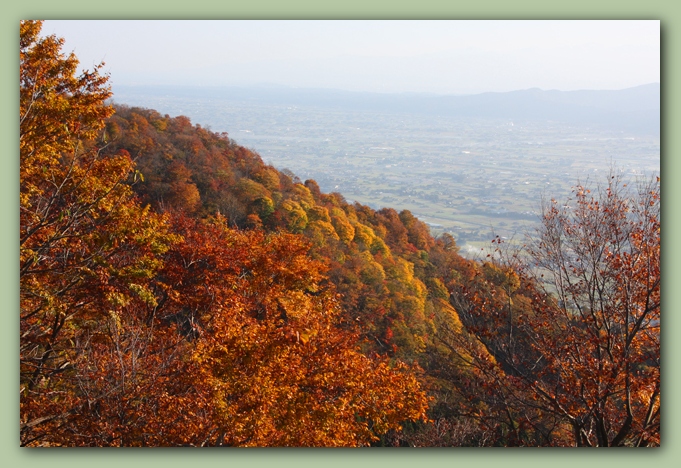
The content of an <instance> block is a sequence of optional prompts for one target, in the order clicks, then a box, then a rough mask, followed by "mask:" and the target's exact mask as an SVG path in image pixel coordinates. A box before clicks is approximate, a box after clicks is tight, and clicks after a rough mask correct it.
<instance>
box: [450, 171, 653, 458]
mask: <svg viewBox="0 0 681 468" xmlns="http://www.w3.org/2000/svg"><path fill="white" fill-rule="evenodd" d="M573 195H574V198H573V199H570V200H568V201H566V202H562V203H559V202H557V201H555V200H551V201H550V202H548V203H547V204H546V205H545V206H544V209H543V216H542V224H541V227H540V228H539V230H538V233H537V236H536V237H535V238H534V240H532V242H531V243H530V244H529V246H528V255H527V256H525V257H522V256H519V257H518V256H517V257H512V258H514V260H512V263H505V264H504V263H499V262H498V261H492V262H490V263H488V264H486V265H483V267H482V269H481V271H480V274H477V275H476V277H477V278H478V279H477V280H476V281H477V285H476V283H475V282H469V283H468V285H466V286H464V287H462V288H460V289H459V290H458V291H456V292H457V293H456V294H454V293H453V294H452V296H453V299H452V303H453V304H454V305H455V307H456V309H457V313H458V315H459V316H460V317H461V318H462V322H464V324H465V325H466V328H467V330H468V332H470V333H471V334H472V335H473V336H474V337H475V339H476V340H477V341H478V342H479V343H482V344H483V345H484V346H485V347H486V349H488V350H489V352H490V353H491V354H492V355H493V357H494V361H495V365H493V366H488V370H487V371H485V372H484V377H485V379H483V380H482V381H485V380H486V384H485V386H486V387H488V388H493V389H495V392H496V395H498V396H500V397H502V398H501V399H497V402H498V403H501V406H500V408H502V409H503V411H502V412H500V413H499V415H500V416H501V417H503V414H504V413H506V416H507V417H508V420H507V422H506V423H505V424H506V427H507V428H509V429H510V430H511V432H513V431H515V432H516V434H518V435H521V434H524V435H523V436H522V437H521V438H520V439H517V440H518V441H519V442H521V443H522V442H523V440H525V441H528V440H529V439H528V437H529V436H530V434H532V433H534V434H535V436H533V437H534V439H535V440H536V441H537V442H538V443H542V444H547V445H577V446H623V445H624V446H651V445H652V446H655V445H659V443H660V438H659V437H660V189H659V179H657V180H653V181H652V182H649V183H642V184H640V185H639V187H638V190H637V191H633V190H630V189H629V188H628V187H627V185H626V184H624V183H623V182H622V180H621V179H620V177H619V176H617V175H613V176H611V178H610V179H609V180H608V181H607V185H605V186H603V187H598V188H597V192H596V193H595V194H593V193H591V192H590V190H589V189H588V188H587V187H585V186H578V187H576V188H575V189H574V191H573ZM510 265H512V266H513V268H510ZM488 361H489V360H488ZM491 362H492V361H490V363H491ZM475 364H476V365H477V366H478V367H479V369H480V370H484V366H482V365H481V364H482V360H480V359H477V360H475ZM495 367H496V368H497V369H496V370H495V369H494V368H495ZM499 371H501V372H499ZM497 406H498V405H497ZM519 416H522V417H519ZM527 422H529V423H530V425H529V426H527V427H525V428H523V424H525V423H527ZM536 435H539V436H540V437H538V438H537V437H536Z"/></svg>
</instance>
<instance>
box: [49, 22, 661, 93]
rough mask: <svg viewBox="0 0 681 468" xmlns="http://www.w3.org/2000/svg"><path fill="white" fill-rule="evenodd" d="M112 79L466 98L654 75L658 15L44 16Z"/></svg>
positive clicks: (619, 84)
mask: <svg viewBox="0 0 681 468" xmlns="http://www.w3.org/2000/svg"><path fill="white" fill-rule="evenodd" d="M43 33H44V34H56V35H57V36H60V37H63V38H64V39H66V44H65V48H64V50H65V51H66V52H70V51H74V52H75V53H76V55H77V56H78V58H79V59H80V61H81V64H82V65H83V66H84V67H86V68H90V67H92V65H93V64H95V63H99V62H101V61H104V62H106V67H105V69H106V70H107V71H108V72H109V73H110V74H111V83H112V84H113V86H114V88H115V86H116V85H135V84H140V85H201V86H204V85H209V86H214V85H249V84H278V85H286V86H296V87H318V88H337V89H345V90H357V91H379V92H432V93H455V94H467V93H478V92H485V91H511V90H517V89H527V88H535V87H537V88H542V89H560V90H564V91H567V90H574V89H622V88H627V87H631V86H637V85H641V84H647V83H652V82H659V81H660V22H659V21H657V20H645V21H634V20H617V21H570V20H560V21H516V20H509V21H468V20H462V21H409V20H405V21H341V20H333V21H260V20H259V21H100V20H97V21H86V20H74V21H56V20H50V21H46V22H45V24H44V26H43Z"/></svg>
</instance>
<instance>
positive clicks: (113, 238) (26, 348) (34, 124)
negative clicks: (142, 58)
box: [19, 21, 172, 444]
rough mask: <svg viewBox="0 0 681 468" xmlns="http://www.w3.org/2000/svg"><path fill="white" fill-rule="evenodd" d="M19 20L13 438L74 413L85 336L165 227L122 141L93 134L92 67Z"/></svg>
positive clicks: (132, 284) (146, 269)
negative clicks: (109, 151)
mask: <svg viewBox="0 0 681 468" xmlns="http://www.w3.org/2000/svg"><path fill="white" fill-rule="evenodd" d="M40 29H41V23H40V22H38V21H22V22H21V24H20V73H19V79H20V86H19V90H20V102H19V123H20V133H19V148H20V233H19V237H20V247H19V249H20V250H19V256H20V265H19V268H20V287H21V289H20V301H21V302H20V304H21V310H20V314H21V315H20V330H21V342H20V366H21V367H20V369H21V379H20V384H21V434H22V437H21V440H22V444H40V443H42V441H43V439H44V438H45V437H46V436H48V435H49V434H50V433H51V432H52V431H53V430H54V429H55V428H56V427H60V426H62V425H64V424H66V421H68V419H69V418H70V417H71V416H73V415H74V414H76V413H78V411H79V410H80V407H81V405H82V403H83V400H82V399H81V397H80V396H79V393H80V394H81V396H82V392H79V391H78V382H79V376H82V373H81V372H82V370H83V367H82V366H81V364H82V360H83V359H84V358H85V354H86V348H87V346H89V343H91V341H89V339H88V336H91V334H93V333H96V332H97V330H96V329H98V328H99V329H101V327H106V323H108V322H107V319H108V318H110V317H111V316H112V314H114V315H115V314H116V313H117V309H118V308H119V307H120V306H121V305H122V304H124V303H126V302H128V301H130V300H132V299H133V298H135V297H139V296H140V295H141V296H144V295H145V294H146V292H147V290H146V283H147V281H148V279H149V277H150V276H151V275H153V272H154V271H155V270H156V269H157V268H158V266H159V261H158V256H159V255H160V254H162V253H163V252H165V250H166V249H167V246H168V245H169V243H171V242H172V238H171V237H172V236H169V235H168V234H167V231H166V229H165V228H164V220H163V219H162V218H161V217H159V216H157V215H154V214H153V213H151V212H150V211H149V210H148V209H144V208H142V207H141V206H139V204H138V203H137V202H136V200H135V198H134V195H133V193H132V190H131V188H130V186H129V185H128V183H127V182H128V180H129V179H130V178H131V177H134V165H133V162H132V160H131V158H130V155H129V154H128V153H127V152H124V151H123V152H119V153H117V154H114V155H110V156H105V155H104V154H103V153H102V151H101V147H102V145H103V143H102V142H101V141H97V140H96V137H97V136H98V134H99V132H100V130H101V129H102V128H103V126H104V123H105V118H106V117H108V116H110V115H111V113H112V112H113V109H112V108H111V107H110V106H108V105H107V104H106V102H105V101H106V99H108V98H109V97H110V95H111V92H110V90H109V88H108V86H107V77H106V76H101V75H100V74H99V72H98V70H99V67H98V68H95V70H94V71H85V72H83V73H82V74H80V75H77V67H78V61H77V59H76V58H75V56H74V55H69V56H64V55H63V54H62V53H61V47H62V45H63V40H61V39H58V38H56V37H54V36H49V37H42V38H41V37H40Z"/></svg>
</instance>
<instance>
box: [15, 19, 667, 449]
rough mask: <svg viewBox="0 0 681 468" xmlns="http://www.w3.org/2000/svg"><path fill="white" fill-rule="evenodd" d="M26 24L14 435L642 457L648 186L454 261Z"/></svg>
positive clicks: (654, 414)
mask: <svg viewBox="0 0 681 468" xmlns="http://www.w3.org/2000/svg"><path fill="white" fill-rule="evenodd" d="M40 26H41V25H40V23H39V22H22V24H21V36H20V55H21V69H20V73H21V74H20V79H21V82H20V91H21V100H20V130H21V133H20V153H21V154H20V157H21V193H20V203H21V231H20V239H21V245H20V260H21V264H20V276H21V291H20V294H21V316H20V317H21V318H20V328H21V331H20V333H21V350H20V360H21V382H20V384H21V388H20V391H21V443H22V445H26V446H55V445H59V446H91V445H122V446H170V445H193V446H216V445H218V446H362V445H409V446H461V445H467V446H470V445H474V446H488V445H504V446H511V445H533V446H535V445H555V446H564V445H598V446H607V445H659V425H660V405H659V401H660V384H659V382H660V374H659V323H660V322H659V309H660V305H659V287H660V286H659V234H660V232H659V180H656V181H652V182H650V183H648V184H647V185H645V186H643V185H641V187H640V190H638V191H637V192H631V191H627V188H626V187H625V186H624V184H623V183H621V182H620V181H619V179H618V178H617V177H616V176H613V178H612V179H610V180H608V181H606V182H605V184H606V185H605V186H604V187H603V189H602V191H600V192H599V193H594V194H593V195H592V194H591V193H590V192H588V189H587V188H582V187H577V188H576V189H575V200H574V203H573V208H572V209H570V208H568V207H567V206H568V205H567V204H566V205H563V204H558V203H548V204H547V206H546V209H545V212H544V220H543V228H542V231H540V232H539V233H538V238H537V241H536V242H534V243H531V244H528V246H527V251H526V252H525V253H524V254H523V255H521V256H514V255H511V254H510V253H508V252H507V251H506V250H505V249H504V248H503V246H502V245H501V243H500V240H499V239H495V240H494V241H493V242H494V244H495V245H496V244H497V243H499V245H498V247H499V249H498V251H499V255H498V256H490V257H489V258H488V259H487V261H486V262H476V261H471V260H466V259H464V258H463V257H461V256H460V255H459V254H458V248H457V246H456V243H455V241H454V239H453V238H452V237H451V236H449V235H446V234H445V235H443V236H441V237H438V238H433V237H432V236H431V235H430V233H429V230H428V227H427V226H426V225H425V224H424V223H422V222H421V221H419V220H418V219H416V218H415V217H414V216H413V215H412V214H411V213H410V212H409V211H401V212H397V211H396V210H393V209H382V210H379V211H376V210H373V209H371V208H369V207H367V206H363V205H360V204H357V203H355V204H350V203H348V202H347V201H346V200H344V198H343V197H342V196H341V195H340V194H338V193H330V194H325V193H322V192H321V191H320V189H319V186H318V185H317V183H316V182H315V181H314V180H306V181H301V180H299V179H298V178H297V177H296V176H295V175H294V174H293V173H290V172H288V171H283V172H282V171H279V170H277V169H276V168H274V167H272V166H268V165H266V164H264V163H263V161H262V159H261V158H260V156H259V155H258V154H257V153H255V152H254V151H253V150H249V149H247V148H244V147H242V146H239V145H238V144H237V143H235V142H234V141H233V140H231V139H230V138H229V136H228V135H227V134H224V133H222V134H218V133H214V132H211V131H209V130H207V129H205V128H202V127H200V126H198V125H192V123H191V121H190V120H189V119H188V118H186V117H182V116H179V117H170V116H168V115H161V114H159V113H158V112H156V111H154V110H150V109H142V108H134V107H125V106H116V105H112V104H110V99H111V98H112V97H113V100H114V101H115V96H112V95H111V92H110V89H109V88H108V85H107V79H106V77H103V76H101V75H100V74H99V70H98V69H95V70H94V71H92V72H87V73H85V74H83V75H81V76H76V69H77V60H76V58H75V57H74V56H68V57H67V56H64V55H63V54H62V53H61V44H62V43H61V41H60V40H59V39H57V38H54V37H47V38H41V37H40ZM561 207H562V208H561ZM528 259H530V260H528ZM539 275H543V277H542V276H539ZM549 278H550V279H551V285H547V280H548V279H549Z"/></svg>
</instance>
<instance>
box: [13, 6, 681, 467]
mask: <svg viewBox="0 0 681 468" xmlns="http://www.w3.org/2000/svg"><path fill="white" fill-rule="evenodd" d="M14 3H16V4H13V5H11V6H5V7H4V8H3V10H4V11H5V14H4V15H3V18H2V20H0V22H1V24H2V28H0V38H1V40H0V44H2V45H1V46H0V50H1V54H2V66H1V67H0V80H1V81H0V89H2V92H3V96H4V98H5V99H3V102H5V103H6V105H4V106H2V109H1V110H0V132H2V133H1V135H2V139H1V141H2V143H3V148H4V150H5V151H4V154H5V155H6V158H5V161H4V163H3V164H4V170H3V171H1V172H0V200H2V201H0V208H1V209H2V211H1V213H2V218H1V219H4V220H5V222H4V223H2V224H1V225H0V252H1V254H2V257H1V258H2V264H1V265H2V266H0V297H2V298H4V300H3V301H2V303H1V304H2V305H1V306H0V307H1V308H0V312H2V313H3V315H5V316H7V317H10V318H9V322H8V326H5V327H3V328H2V330H1V331H0V333H1V335H0V336H1V337H2V339H1V340H0V350H1V352H2V354H1V355H2V356H3V357H2V360H3V364H4V365H3V369H4V370H5V371H6V373H7V375H6V377H5V378H4V379H2V383H1V384H0V408H2V414H3V415H4V418H3V420H2V422H1V423H0V451H1V452H2V455H3V456H2V459H5V460H6V462H5V463H7V462H9V465H6V466H38V465H43V466H50V467H55V468H56V467H62V466H63V467H70V468H72V467H74V468H75V467H80V466H83V467H85V466H92V465H93V464H97V465H98V466H100V467H102V468H106V467H119V466H120V465H121V464H127V465H129V466H143V465H148V464H154V465H155V464H157V463H162V464H163V465H164V467H168V468H173V467H184V466H186V465H187V464H188V463H191V462H194V463H198V464H201V465H205V466H218V465H224V464H228V465H230V464H236V465H247V466H249V467H250V466H255V467H261V466H266V465H268V464H271V463H276V464H277V465H282V464H283V465H285V466H295V467H300V466H316V465H319V464H323V465H325V467H328V468H331V467H336V466H339V467H340V466H347V465H358V466H359V465H361V466H374V465H376V464H386V463H387V464H390V465H392V466H396V467H402V466H405V467H406V466H411V465H414V464H422V463H428V464H434V465H449V464H452V465H454V464H471V463H475V464H476V465H483V466H484V467H487V466H489V467H492V466H496V465H498V464H503V466H504V467H511V468H514V467H520V466H527V465H529V466H537V467H540V466H544V465H547V464H550V465H552V466H554V467H556V468H559V467H563V466H564V467H573V466H574V465H575V464H580V465H582V466H596V465H601V464H604V463H607V464H608V465H610V464H616V465H617V466H618V467H620V468H628V467H634V466H638V465H640V464H650V465H653V466H656V467H657V466H662V467H664V466H672V460H674V459H679V458H681V447H680V446H679V445H677V442H680V441H681V438H680V437H679V431H678V429H679V426H680V425H679V422H678V421H679V418H680V417H681V410H680V406H679V403H678V401H677V399H676V398H675V397H674V396H673V394H674V390H676V389H678V388H679V378H680V376H679V365H678V364H677V361H676V360H675V359H674V358H673V356H679V355H680V354H679V351H680V348H681V346H680V344H679V343H680V342H681V340H678V341H677V340H675V339H673V337H674V335H675V332H679V331H681V330H680V329H679V318H678V317H676V316H674V314H672V313H670V311H671V304H679V300H680V297H679V295H680V294H681V290H678V289H677V290H675V288H671V287H670V286H671V285H673V284H674V283H676V281H678V280H679V278H680V274H679V265H680V262H679V260H680V258H679V247H677V246H676V244H675V243H674V242H670V241H666V242H664V241H663V242H664V249H663V252H664V253H663V270H664V278H665V279H664V280H663V309H664V323H665V330H666V331H664V332H663V355H664V356H666V357H667V358H670V359H665V360H664V364H663V366H664V371H663V380H662V383H663V389H664V392H663V394H662V398H663V399H664V416H663V419H662V426H663V427H662V448H660V449H651V450H634V451H631V450H626V449H624V450H615V451H609V452H607V453H606V452H605V451H594V450H570V449H524V450H512V451H509V450H501V449H463V448H459V449H423V450H406V449H227V451H224V450H221V449H206V450H202V451H201V452H194V451H191V450H189V449H150V450H140V449H120V450H117V451H115V453H114V451H113V450H114V449H44V450H41V449H22V448H20V447H19V431H18V419H19V405H18V391H17V390H18V385H17V384H18V374H19V372H18V361H19V360H18V356H17V354H18V353H17V350H18V339H17V333H16V331H17V329H18V320H17V314H16V311H17V310H18V308H19V298H18V297H19V295H18V291H19V281H18V276H17V274H16V273H17V271H16V270H17V267H18V249H17V248H16V246H17V244H18V223H19V221H18V219H19V217H18V206H19V203H18V193H19V178H18V158H16V156H15V155H17V154H18V139H17V134H18V128H17V120H16V109H17V106H18V93H17V87H16V80H17V75H16V63H17V62H18V51H17V41H18V26H19V20H20V19H96V18H115V19H132V18H136V19H142V18H144V19H181V18H187V19H189V18H192V19H209V18H210V19H218V18H225V19H227V18H233V19H253V18H268V19H285V18H291V19H292V18H298V19H312V18H316V19H322V18H334V19H360V18H364V19H366V18H384V19H388V18H390V19H411V18H423V19H448V18H450V19H483V18H484V19H553V18H561V19H659V20H661V39H662V44H661V45H662V47H661V53H662V99H663V103H662V123H663V126H662V164H661V168H662V171H661V172H662V174H663V175H662V177H663V178H664V181H663V185H664V187H663V197H664V198H665V199H666V201H665V205H664V206H665V207H667V206H668V205H667V204H668V203H670V202H669V200H678V199H679V191H680V190H681V184H674V183H671V184H669V185H667V183H666V180H667V177H674V176H678V175H679V166H680V164H681V162H680V161H679V158H678V157H673V156H672V155H674V154H677V153H678V152H679V149H680V145H681V141H680V139H681V137H680V136H679V134H678V133H677V134H676V135H674V134H673V130H672V129H678V128H681V117H680V116H679V112H680V111H681V105H680V104H681V102H680V101H681V100H680V98H679V85H678V84H677V83H681V65H680V63H679V61H678V60H674V58H677V59H678V58H679V57H681V47H680V46H681V7H679V6H675V5H673V4H672V2H670V1H669V0H648V1H645V2H636V1H630V0H571V1H566V2H561V3H551V2H546V1H540V0H515V1H513V2H510V1H504V0H478V1H477V2H476V3H475V4H473V2H471V1H470V0H468V1H465V2H460V3H459V2H458V1H445V0H420V1H418V2H406V1H403V0H392V1H391V0H345V1H343V2H342V3H341V2H340V1H335V2H328V1H327V2H321V1H314V0H288V1H281V0H280V1H277V0H250V1H249V2H248V3H246V2H245V1H244V0H241V1H233V0H222V1H218V0H193V1H191V2H186V3H185V2H183V3H180V2H175V1H174V0H171V1H170V2H169V1H168V0H165V1H162V0H147V1H146V2H140V1H139V0H117V1H116V2H110V3H107V4H94V2H85V1H83V0H62V1H60V2H53V1H47V0H33V1H31V2H26V3H21V4H19V2H14ZM663 213H664V216H665V221H664V235H663V237H664V239H665V240H667V239H672V240H673V239H676V238H677V237H678V236H677V234H678V233H679V224H680V223H679V217H678V215H675V214H674V212H673V211H672V209H669V208H663ZM669 216H671V218H669Z"/></svg>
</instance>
